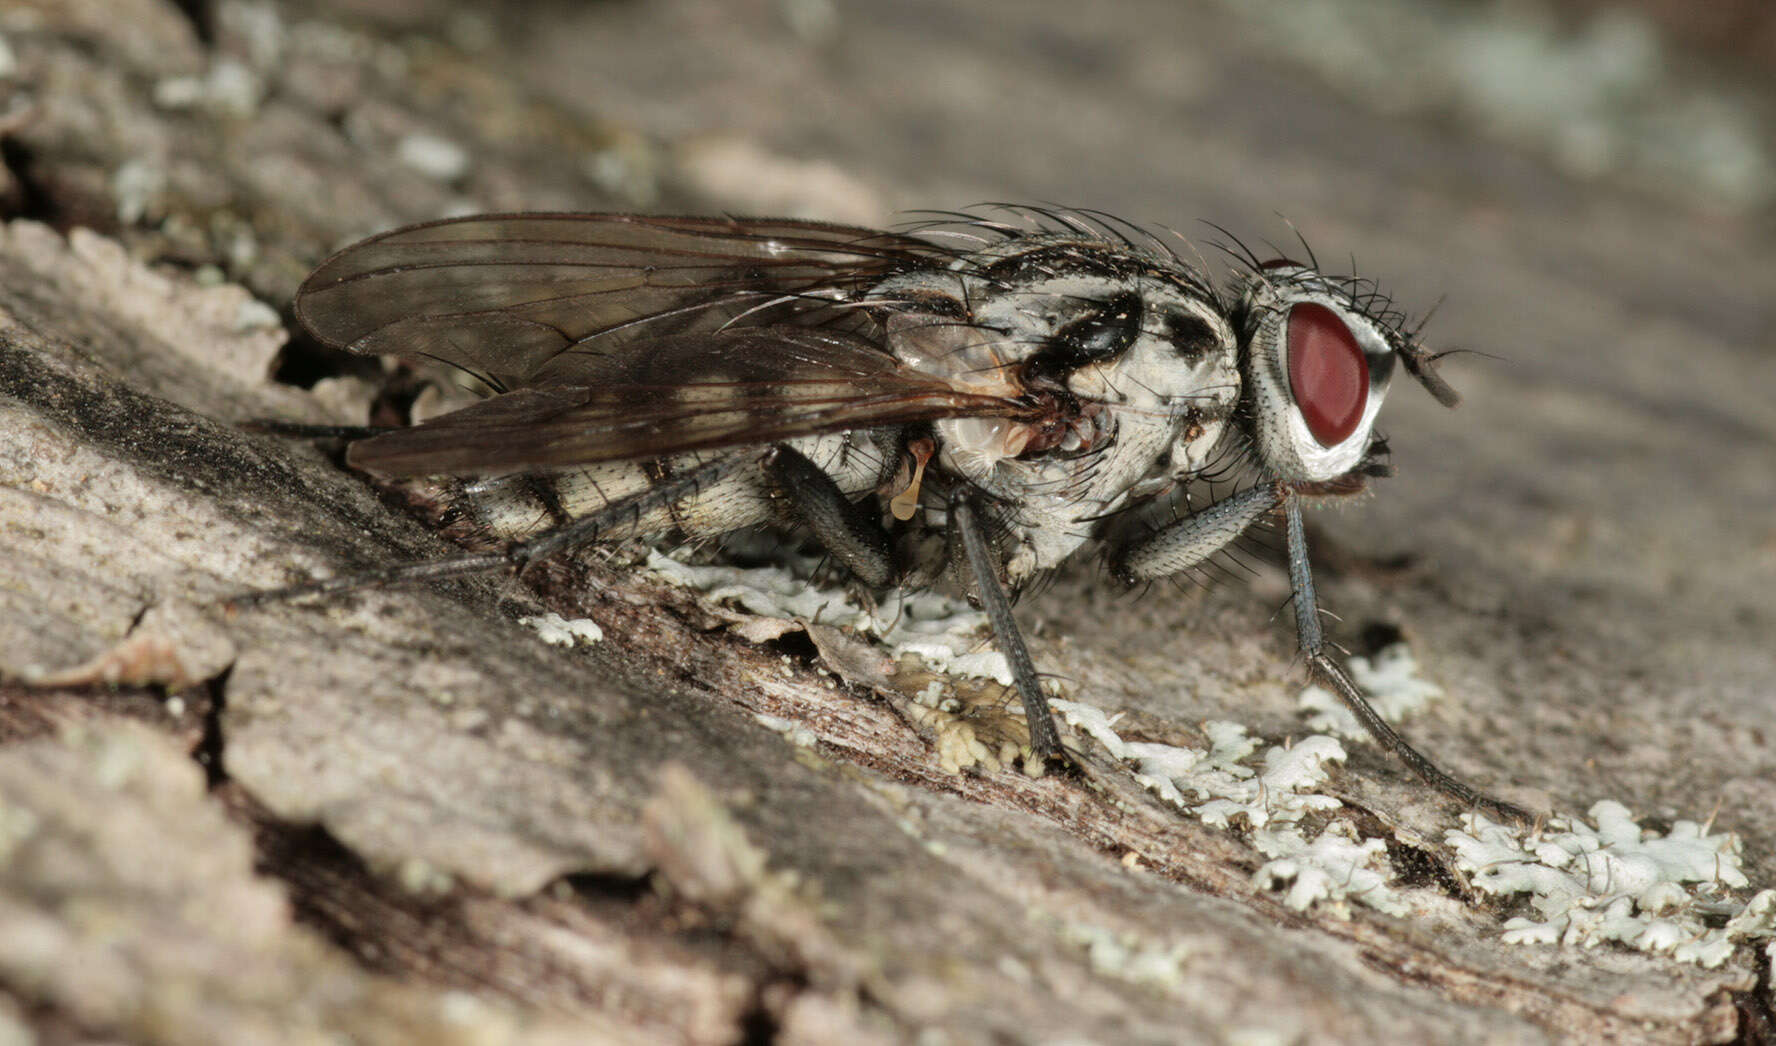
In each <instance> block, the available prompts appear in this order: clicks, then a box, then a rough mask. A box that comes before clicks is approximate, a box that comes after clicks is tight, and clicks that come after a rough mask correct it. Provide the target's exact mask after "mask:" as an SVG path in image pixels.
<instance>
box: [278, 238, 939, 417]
mask: <svg viewBox="0 0 1776 1046" xmlns="http://www.w3.org/2000/svg"><path fill="white" fill-rule="evenodd" d="M939 253H941V249H940V248H938V247H936V246H934V245H933V244H931V243H928V242H926V241H923V240H917V239H913V238H910V237H905V236H898V235H895V234H892V233H884V232H877V231H874V230H870V229H863V228H855V227H849V226H840V225H825V224H820V223H816V222H798V221H789V220H748V219H733V218H653V217H641V216H637V215H624V214H507V215H482V216H476V217H470V218H456V219H450V220H446V221H441V222H432V223H428V224H424V225H414V226H409V227H407V228H404V229H397V230H395V231H393V232H389V233H385V234H383V235H380V236H376V237H372V238H370V239H368V240H364V241H363V242H361V243H357V244H354V245H353V246H350V247H347V248H346V249H344V250H343V251H340V252H339V253H338V254H335V255H334V256H333V257H331V258H329V259H328V260H327V261H325V262H323V263H322V264H321V266H320V268H318V269H316V270H315V271H314V272H313V273H312V274H311V275H310V276H309V277H308V279H307V280H306V281H304V282H303V284H302V287H301V289H300V290H298V291H297V294H296V303H295V312H296V316H297V318H298V319H299V320H300V321H301V322H302V325H303V326H304V327H307V328H308V330H309V331H311V332H312V333H313V334H314V335H315V336H316V337H317V338H319V339H320V340H322V341H324V342H327V343H329V344H332V345H335V346H339V347H342V348H346V349H349V350H351V351H353V352H358V353H365V354H371V355H383V354H392V355H400V356H412V357H429V358H432V359H436V360H439V361H441V362H443V363H447V364H452V365H455V366H458V367H461V368H462V369H464V370H466V371H468V372H470V373H472V374H475V375H477V376H479V377H482V378H486V379H488V380H490V381H491V382H492V383H493V384H494V386H495V388H498V389H516V388H519V387H522V386H524V385H528V384H533V383H535V381H536V379H537V376H538V375H539V372H541V371H542V370H543V368H544V367H545V366H547V365H548V364H549V362H550V361H551V360H553V359H555V358H556V357H557V356H560V355H561V354H562V353H565V352H570V351H583V352H596V353H607V354H608V353H617V352H621V351H624V349H625V347H626V346H633V345H635V344H637V343H640V342H653V341H656V340H657V339H660V338H662V337H665V336H670V335H676V334H686V333H691V332H713V331H717V330H719V329H721V328H723V327H724V326H727V325H730V324H733V323H735V322H741V323H747V324H772V325H797V326H837V327H841V328H847V329H853V330H856V329H858V327H859V325H860V323H867V318H866V317H863V316H861V314H857V313H856V312H855V311H854V310H848V309H845V308H843V307H842V304H836V303H843V302H846V301H849V300H851V299H853V298H855V297H856V296H857V295H859V294H861V292H862V291H863V290H864V289H867V288H868V287H869V286H872V285H873V284H874V283H876V282H877V281H879V280H880V279H881V278H882V277H884V276H885V275H887V274H888V273H890V272H893V271H896V270H898V269H901V268H904V267H907V266H909V265H914V264H921V263H923V264H930V261H931V258H932V257H933V256H934V255H936V254H939ZM556 380H559V379H556Z"/></svg>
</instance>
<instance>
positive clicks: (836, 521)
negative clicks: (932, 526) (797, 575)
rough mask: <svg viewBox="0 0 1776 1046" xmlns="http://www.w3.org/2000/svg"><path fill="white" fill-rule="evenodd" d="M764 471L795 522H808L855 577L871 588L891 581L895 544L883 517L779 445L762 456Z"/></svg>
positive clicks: (795, 452)
mask: <svg viewBox="0 0 1776 1046" xmlns="http://www.w3.org/2000/svg"><path fill="white" fill-rule="evenodd" d="M764 469H765V474H766V475H767V476H769V477H770V480H771V485H772V486H773V488H775V492H776V494H777V496H778V497H780V498H782V499H783V501H784V502H785V503H786V504H787V505H788V506H789V509H790V512H791V514H792V515H793V516H794V517H795V519H796V521H797V522H799V523H803V524H806V525H807V527H808V529H809V530H812V531H813V532H814V537H815V538H816V539H818V540H819V542H820V544H821V545H822V546H823V547H825V549H826V550H827V551H828V552H831V553H832V554H833V555H834V556H835V557H837V558H838V560H839V562H841V563H843V564H845V566H846V567H848V568H850V570H851V573H853V574H855V575H856V576H857V579H858V580H859V581H862V582H863V583H864V584H865V585H868V586H869V587H871V588H882V587H884V586H886V585H888V584H890V583H891V582H893V581H894V578H895V574H896V571H895V569H894V544H893V541H892V540H891V539H890V538H889V536H888V531H887V530H886V529H885V528H884V527H883V526H882V521H881V520H880V519H879V518H878V517H877V516H876V515H875V514H872V513H871V512H869V511H868V510H867V509H864V508H862V507H860V506H858V505H857V504H855V503H853V502H852V501H851V499H850V498H848V497H846V496H845V492H844V491H842V490H840V489H839V485H838V484H837V483H835V482H833V478H832V477H831V476H829V475H827V474H826V472H825V471H823V470H822V469H821V468H820V466H818V465H816V464H814V462H812V461H810V460H808V456H807V455H806V454H803V453H802V452H800V451H798V450H796V449H795V448H793V447H788V446H784V445H781V444H779V445H778V446H776V447H773V448H772V449H771V452H770V453H769V454H767V455H766V456H765V459H764Z"/></svg>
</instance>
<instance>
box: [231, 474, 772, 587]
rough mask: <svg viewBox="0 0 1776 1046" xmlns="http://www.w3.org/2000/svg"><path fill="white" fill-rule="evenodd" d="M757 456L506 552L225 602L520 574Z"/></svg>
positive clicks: (683, 478) (677, 480) (666, 485)
mask: <svg viewBox="0 0 1776 1046" xmlns="http://www.w3.org/2000/svg"><path fill="white" fill-rule="evenodd" d="M757 460H758V459H757V457H756V456H754V455H747V454H729V455H727V456H725V457H720V458H716V459H715V460H713V461H707V462H704V463H703V464H701V465H698V466H697V467H695V468H692V469H689V470H687V471H685V472H682V473H680V474H678V475H676V476H672V477H670V478H668V479H665V480H662V481H661V482H659V483H658V484H656V485H654V486H652V487H649V488H648V489H647V490H642V491H637V492H636V493H634V494H632V495H630V496H629V497H626V498H622V499H620V500H618V501H613V502H611V503H610V504H608V505H606V506H604V507H603V508H601V509H599V510H598V511H596V512H592V513H588V514H587V515H584V516H581V517H580V518H578V519H576V520H574V521H573V522H571V523H567V524H565V525H563V526H559V527H555V528H554V529H552V530H546V531H544V532H542V533H541V534H538V535H536V536H535V537H532V538H529V539H527V540H524V541H520V542H517V543H516V544H514V545H512V546H511V547H510V548H507V549H506V550H505V551H504V552H472V553H464V554H462V555H457V556H442V557H439V558H437V559H425V560H420V561H418V562H414V563H399V564H396V565H394V566H391V567H385V568H382V569H379V570H366V571H363V572H361V573H356V574H346V575H344V576H342V577H336V578H328V579H327V580H325V581H311V582H308V583H307V584H302V585H291V586H290V587H288V588H279V589H269V590H266V591H263V592H247V593H243V594H242V595H238V596H235V597H233V598H232V599H229V600H227V602H228V604H229V605H231V606H237V607H240V606H252V605H254V604H257V603H274V602H279V601H282V600H287V599H297V598H300V597H304V596H325V595H334V594H336V593H340V592H350V591H353V590H355V589H360V588H372V587H377V586H382V585H396V584H400V583H402V582H407V581H436V580H441V579H444V578H453V577H464V576H467V575H469V574H485V573H489V572H491V571H495V570H500V569H511V570H514V571H516V572H517V573H519V574H522V573H524V571H525V570H526V569H528V568H529V567H530V565H531V564H532V563H535V562H537V561H538V560H542V559H547V558H548V557H550V556H553V555H556V554H557V553H560V552H564V551H566V550H567V549H570V548H575V547H577V546H580V545H584V544H587V543H589V542H593V541H596V540H598V536H599V535H600V534H602V533H605V532H607V531H609V530H611V529H613V528H616V527H619V526H621V525H623V524H626V523H629V522H631V521H633V520H635V519H638V518H639V517H641V516H644V515H646V514H647V513H649V512H653V511H656V510H658V509H661V508H664V507H666V506H667V505H671V504H675V503H677V502H679V501H683V500H684V499H686V498H689V497H693V496H695V495H696V494H697V492H698V491H700V490H703V489H704V488H706V487H708V486H709V485H710V484H712V483H718V482H720V481H721V480H723V479H726V478H727V477H728V476H731V475H733V474H734V473H736V472H739V471H740V470H741V469H743V468H747V467H749V466H751V465H753V464H754V463H755V462H756V461H757Z"/></svg>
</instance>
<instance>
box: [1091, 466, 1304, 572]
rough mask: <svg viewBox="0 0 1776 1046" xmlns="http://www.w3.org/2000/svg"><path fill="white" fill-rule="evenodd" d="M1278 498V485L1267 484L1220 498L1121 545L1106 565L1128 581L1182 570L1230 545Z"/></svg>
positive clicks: (1261, 517)
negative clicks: (1200, 509)
mask: <svg viewBox="0 0 1776 1046" xmlns="http://www.w3.org/2000/svg"><path fill="white" fill-rule="evenodd" d="M1278 497H1279V494H1278V491H1277V488H1276V487H1275V486H1274V485H1272V484H1268V483H1267V484H1264V485H1263V486H1258V487H1253V488H1252V489H1251V490H1247V491H1242V492H1241V493H1238V494H1235V495H1234V496H1232V497H1230V498H1223V499H1222V500H1220V501H1217V502H1215V503H1214V504H1213V505H1210V506H1209V507H1208V508H1205V509H1203V510H1202V511H1201V512H1198V513H1196V514H1195V515H1193V516H1190V517H1187V518H1185V519H1181V520H1178V521H1177V522H1175V523H1172V524H1170V525H1169V526H1166V527H1162V528H1161V529H1160V530H1159V531H1158V532H1157V533H1155V534H1153V535H1151V536H1149V537H1147V538H1146V539H1144V540H1142V541H1137V542H1135V543H1134V544H1132V545H1130V546H1128V547H1127V548H1125V549H1123V550H1122V551H1121V552H1119V553H1118V554H1117V555H1116V556H1115V557H1114V558H1113V559H1112V560H1111V562H1110V569H1111V571H1112V572H1113V573H1115V574H1116V576H1117V577H1119V578H1121V579H1122V580H1124V581H1126V582H1129V583H1130V584H1134V583H1136V582H1140V581H1156V580H1158V579H1160V578H1162V577H1171V576H1172V575H1173V574H1178V573H1182V572H1183V571H1186V570H1189V569H1190V568H1191V567H1194V566H1196V565H1198V564H1200V563H1202V562H1204V561H1205V560H1207V559H1208V558H1209V557H1210V556H1213V555H1214V554H1215V553H1217V552H1219V551H1221V550H1222V549H1224V548H1226V547H1227V546H1229V545H1231V544H1233V543H1234V541H1236V540H1238V538H1239V536H1240V535H1241V534H1244V533H1245V532H1246V531H1247V530H1249V529H1251V526H1252V524H1254V523H1256V522H1258V521H1259V520H1260V519H1263V518H1264V516H1265V514H1267V513H1268V512H1270V511H1271V510H1272V509H1274V508H1276V505H1277V500H1278Z"/></svg>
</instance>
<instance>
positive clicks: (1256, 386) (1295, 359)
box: [1233, 261, 1456, 494]
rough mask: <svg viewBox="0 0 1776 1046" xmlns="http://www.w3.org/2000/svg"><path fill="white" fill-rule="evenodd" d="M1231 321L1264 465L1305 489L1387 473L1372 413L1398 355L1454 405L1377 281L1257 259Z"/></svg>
mask: <svg viewBox="0 0 1776 1046" xmlns="http://www.w3.org/2000/svg"><path fill="white" fill-rule="evenodd" d="M1233 322H1234V325H1235V327H1236V329H1237V331H1238V333H1239V339H1240V345H1241V348H1242V356H1241V361H1240V363H1241V367H1242V370H1243V372H1244V376H1245V386H1246V391H1245V396H1246V415H1247V418H1248V425H1249V429H1250V431H1249V433H1248V435H1249V437H1250V439H1251V442H1252V445H1253V448H1254V450H1255V451H1256V454H1257V459H1258V464H1259V466H1260V468H1261V469H1262V471H1263V472H1264V473H1265V475H1266V476H1267V477H1268V478H1270V479H1274V480H1278V481H1280V482H1282V483H1283V484H1285V485H1287V486H1288V487H1290V488H1292V489H1294V490H1296V491H1298V492H1300V493H1304V494H1336V493H1351V492H1355V491H1357V490H1360V489H1362V485H1363V478H1364V476H1365V475H1370V474H1385V468H1383V467H1382V466H1379V465H1377V464H1376V463H1375V462H1374V461H1373V460H1372V458H1373V454H1374V452H1375V451H1377V450H1378V449H1379V447H1380V438H1379V437H1378V436H1377V435H1376V434H1375V416H1376V414H1377V412H1378V411H1379V410H1380V409H1381V403H1382V400H1383V399H1385V398H1386V397H1387V390H1388V384H1389V382H1390V380H1391V379H1392V378H1393V373H1394V367H1395V365H1396V364H1398V365H1401V366H1404V367H1405V368H1406V369H1407V370H1408V371H1409V372H1411V373H1412V374H1413V376H1414V377H1416V378H1417V379H1418V380H1419V382H1420V383H1421V384H1423V385H1424V386H1425V387H1426V388H1427V389H1428V390H1429V391H1430V392H1431V394H1432V395H1434V396H1436V398H1437V399H1438V400H1440V401H1442V402H1443V403H1444V404H1446V405H1450V406H1453V405H1454V404H1455V402H1456V395H1455V392H1454V390H1452V389H1451V388H1450V387H1449V386H1448V385H1446V384H1444V383H1443V381H1442V379H1441V378H1439V377H1437V375H1436V373H1435V372H1434V371H1433V370H1432V368H1431V357H1430V355H1429V354H1428V353H1426V352H1425V351H1424V349H1423V348H1422V347H1421V346H1420V345H1419V344H1418V341H1417V339H1416V337H1415V336H1414V332H1409V331H1407V330H1406V329H1405V326H1404V322H1403V318H1402V317H1401V316H1400V314H1399V313H1398V312H1396V311H1394V310H1393V309H1391V308H1390V307H1388V305H1387V303H1386V301H1385V299H1383V298H1381V297H1380V296H1379V295H1378V294H1376V293H1375V290H1374V287H1373V285H1371V284H1369V283H1368V282H1367V281H1363V280H1358V279H1354V278H1345V277H1333V276H1326V275H1324V274H1322V273H1319V272H1316V271H1315V270H1313V269H1311V268H1308V267H1306V266H1303V265H1298V264H1295V263H1293V262H1287V261H1280V262H1271V263H1267V264H1265V265H1262V266H1259V267H1258V268H1257V269H1256V270H1255V271H1254V272H1253V273H1252V274H1251V275H1250V276H1249V277H1248V278H1247V280H1246V284H1245V287H1244V290H1243V292H1242V293H1241V295H1240V300H1239V303H1238V305H1237V306H1236V307H1235V309H1234V313H1233Z"/></svg>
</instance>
